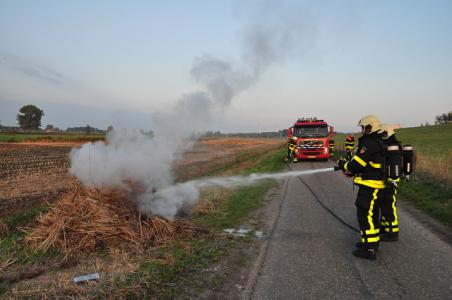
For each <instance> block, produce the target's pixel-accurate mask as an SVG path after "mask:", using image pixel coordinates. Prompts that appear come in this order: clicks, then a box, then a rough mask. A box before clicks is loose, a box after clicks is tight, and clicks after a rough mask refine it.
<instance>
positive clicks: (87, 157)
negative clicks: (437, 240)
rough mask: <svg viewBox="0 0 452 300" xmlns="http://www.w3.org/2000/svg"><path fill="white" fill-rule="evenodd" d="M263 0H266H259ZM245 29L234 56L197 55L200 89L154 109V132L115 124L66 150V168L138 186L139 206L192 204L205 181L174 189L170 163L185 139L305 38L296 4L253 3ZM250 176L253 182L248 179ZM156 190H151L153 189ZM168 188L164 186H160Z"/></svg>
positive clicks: (87, 177) (86, 177) (85, 178)
mask: <svg viewBox="0 0 452 300" xmlns="http://www.w3.org/2000/svg"><path fill="white" fill-rule="evenodd" d="M264 3H265V1H264ZM253 12H256V16H257V17H255V18H253V17H252V18H251V20H252V21H251V22H248V23H247V25H246V26H245V27H244V29H243V32H242V39H241V41H242V43H241V51H240V52H241V57H240V59H239V60H238V62H236V63H234V62H232V61H227V60H222V59H218V58H215V57H214V56H212V55H202V56H200V57H197V58H195V60H194V62H193V66H192V68H191V71H190V74H191V76H192V78H193V80H194V81H195V82H196V83H197V84H198V85H199V86H200V87H201V88H200V90H198V91H194V92H191V93H188V94H185V95H183V96H182V97H181V98H180V99H179V100H178V101H176V103H175V106H174V108H173V110H172V112H170V113H162V112H156V113H154V114H153V119H152V121H153V124H154V127H155V128H154V137H153V138H150V137H148V136H146V135H143V134H141V133H139V132H134V131H113V132H111V133H109V134H108V135H107V140H106V143H103V142H97V143H88V144H85V145H83V146H82V147H81V148H80V149H73V150H72V152H71V163H72V166H71V170H70V172H71V174H73V175H75V176H76V177H77V178H79V179H80V180H81V181H82V182H83V183H84V184H86V185H89V186H98V187H117V186H119V187H122V188H129V189H130V188H132V189H133V188H134V187H135V188H136V186H137V185H138V186H139V187H140V189H139V190H138V191H134V192H136V201H137V206H138V209H139V211H140V212H141V213H145V214H148V215H152V214H159V215H162V216H165V217H169V218H172V217H174V216H175V215H176V214H177V213H178V212H180V211H181V210H186V209H187V210H189V208H190V207H191V206H193V205H194V204H195V203H196V200H197V199H198V196H199V188H201V187H203V184H198V183H196V184H193V183H190V184H182V185H176V186H177V188H175V189H171V188H170V187H171V186H173V185H174V179H173V177H172V175H171V163H172V161H173V159H174V158H175V155H176V153H178V152H180V151H182V150H183V149H184V148H185V149H186V148H188V147H190V145H191V143H187V142H183V141H186V140H187V137H190V136H192V135H193V133H194V132H202V131H206V130H208V129H209V124H210V123H211V122H212V119H214V117H215V114H216V113H217V112H218V111H222V110H223V109H225V108H227V107H228V106H229V105H230V104H231V102H232V101H233V99H234V98H235V97H236V96H237V95H238V94H240V93H241V92H243V91H244V90H246V89H248V88H249V87H251V86H252V85H253V84H255V83H256V82H257V81H258V80H259V78H260V77H261V75H262V74H263V73H264V72H265V71H266V70H267V69H268V67H269V66H270V65H272V64H273V63H275V62H279V61H282V60H284V59H285V58H286V57H287V56H288V55H289V54H290V53H291V52H292V51H293V50H294V49H299V46H300V42H301V41H303V33H304V32H305V28H304V26H302V24H300V21H299V20H300V19H301V17H300V16H302V15H303V13H302V12H300V8H299V7H298V6H296V7H287V6H282V5H281V6H279V7H278V9H277V10H276V9H274V8H271V9H268V7H266V6H265V5H263V6H261V7H257V8H256V9H255V10H253ZM253 182H254V181H253ZM156 190H157V192H156V193H155V191H156ZM163 191H165V192H163Z"/></svg>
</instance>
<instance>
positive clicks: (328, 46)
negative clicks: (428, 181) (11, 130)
mask: <svg viewBox="0 0 452 300" xmlns="http://www.w3.org/2000/svg"><path fill="white" fill-rule="evenodd" d="M451 8H452V3H451V2H449V1H434V2H428V1H398V2H396V3H395V2H393V1H380V2H378V3H374V2H359V1H345V2H342V1H326V2H317V3H315V4H312V3H309V2H308V1H301V2H300V1H283V2H279V1H254V2H248V3H241V2H240V1H234V0H231V1H216V2H214V3H212V2H209V1H199V2H196V3H180V2H178V1H169V2H166V3H160V2H152V1H151V2H147V1H136V2H134V3H133V4H129V3H126V2H121V1H118V2H103V1H99V2H95V3H92V2H90V1H78V2H76V3H68V2H64V3H63V2H58V1H42V2H39V3H34V2H17V1H2V2H1V4H0V43H1V45H2V46H1V47H0V120H1V124H2V125H3V126H15V125H16V124H17V122H16V121H15V119H16V115H17V113H18V111H19V109H20V107H22V106H23V105H26V104H33V105H36V106H37V107H39V108H41V109H42V110H43V111H44V117H43V119H42V127H45V126H46V125H47V124H52V125H54V126H56V127H60V128H67V127H76V126H82V124H89V125H91V126H93V127H96V128H107V126H109V125H113V126H114V127H115V128H137V129H138V128H140V129H144V130H151V129H152V128H153V127H154V128H155V124H154V123H155V119H156V115H160V114H166V115H168V116H170V115H171V113H172V112H173V111H174V110H175V109H177V106H178V104H177V103H178V101H179V100H181V99H183V98H184V97H186V96H187V95H191V93H193V92H194V91H198V90H201V91H204V90H205V87H204V86H203V85H204V82H200V81H199V80H200V79H201V80H203V78H204V77H202V76H201V77H199V76H200V75H199V74H198V73H196V71H197V69H196V67H197V63H199V62H200V61H201V63H203V61H202V60H208V59H210V60H212V61H214V62H216V63H218V62H221V63H227V64H228V65H224V64H217V65H216V66H217V67H221V68H225V69H220V70H222V71H221V72H229V73H224V74H226V75H225V76H232V75H234V76H235V75H237V72H243V71H244V70H245V71H246V72H245V73H243V74H245V75H246V76H249V74H250V72H249V70H248V69H249V68H248V67H249V66H250V63H252V62H253V59H255V56H254V54H255V53H251V54H252V55H251V56H250V52H249V49H251V48H247V47H249V45H247V42H249V41H247V40H246V38H248V37H249V34H250V30H251V29H253V28H257V29H259V30H261V31H260V33H261V34H263V35H264V38H269V37H270V38H272V37H274V38H276V40H273V41H277V42H280V41H283V42H284V43H287V44H285V45H287V47H285V45H280V44H278V43H276V44H274V45H277V47H276V48H270V51H272V52H265V51H268V49H265V46H268V45H266V44H254V45H252V46H254V47H258V48H256V49H254V48H253V49H254V50H256V51H258V52H256V53H259V54H263V55H264V56H263V58H264V59H265V60H264V61H261V62H258V63H262V62H263V63H264V64H265V65H259V67H262V66H263V68H262V69H259V70H258V71H259V73H258V74H257V75H256V74H254V75H253V76H255V77H253V78H252V79H251V80H250V81H249V82H248V83H247V84H246V85H245V86H243V82H245V81H246V80H249V78H247V77H243V74H242V75H240V76H242V78H241V79H240V80H239V81H236V79H231V78H230V77H226V80H229V83H231V82H232V83H233V84H236V86H234V85H232V87H233V88H234V90H233V93H232V94H231V98H230V99H229V98H228V99H227V101H226V102H224V103H220V105H218V104H216V106H214V109H213V110H212V114H211V116H210V119H209V120H208V122H207V123H206V124H205V125H203V126H206V127H208V128H205V130H206V131H207V130H211V131H221V132H268V131H272V130H275V129H277V130H281V129H284V128H288V127H290V126H291V125H292V124H293V122H294V121H295V120H296V119H297V118H298V117H302V116H316V117H318V118H321V119H325V120H326V121H327V122H328V123H329V124H331V125H332V126H334V127H335V128H336V129H337V130H338V131H341V132H350V131H352V132H353V130H354V129H355V128H356V126H355V125H356V122H357V121H358V120H359V119H360V118H361V117H362V116H364V115H367V114H375V115H377V116H379V117H380V118H381V120H382V122H384V123H394V124H399V123H400V124H404V125H405V127H415V126H419V125H420V124H423V123H426V122H428V123H430V124H432V123H433V122H434V120H435V117H436V116H437V115H440V114H443V113H447V112H448V111H450V110H451V106H450V99H451V98H452V86H450V84H449V82H450V80H451V77H452V76H451V75H452V59H451V58H450V53H452V9H451ZM382 16H384V18H382ZM281 24H282V25H281ZM278 30H286V31H284V32H283V33H284V35H282V36H278ZM272 34H273V36H272ZM278 38H282V39H279V40H278ZM270 41H271V39H270ZM270 46H272V45H270ZM259 51H260V52H259ZM265 55H267V56H265ZM215 60H216V61H215ZM207 71H209V70H207ZM210 71H211V70H210ZM210 71H209V72H210ZM194 72H195V73H194ZM234 72H235V73H234ZM196 76H198V77H196ZM238 78H240V77H238ZM231 80H232V81H231ZM240 81H241V82H240ZM211 83H212V82H207V85H206V86H207V88H209V84H211ZM237 84H238V85H237ZM207 91H209V90H208V89H207ZM201 109H204V108H203V107H201Z"/></svg>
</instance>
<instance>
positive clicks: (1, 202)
mask: <svg viewBox="0 0 452 300" xmlns="http://www.w3.org/2000/svg"><path fill="white" fill-rule="evenodd" d="M80 145H81V144H80V143H45V142H36V143H0V211H1V212H0V216H2V215H5V214H11V213H12V212H13V211H16V210H18V209H21V208H26V207H27V206H30V205H36V204H37V203H39V202H43V201H52V200H53V199H54V198H55V196H56V195H58V194H59V193H60V192H61V191H63V190H64V189H65V187H67V186H68V184H70V183H72V182H74V181H76V179H75V178H74V177H72V176H71V175H70V174H69V172H68V170H69V168H70V161H69V152H70V150H71V149H72V148H73V147H79V146H80ZM280 146H281V140H277V139H246V138H210V139H202V140H200V141H199V142H198V143H196V144H195V145H194V146H193V148H192V149H191V150H189V151H187V152H186V153H184V154H183V155H181V157H180V159H178V160H176V161H175V164H174V170H175V171H174V173H175V175H176V178H177V180H178V181H185V180H188V179H192V178H194V177H199V176H205V175H209V174H211V173H214V172H216V171H218V170H220V169H224V168H225V167H228V166H230V165H231V164H236V163H239V162H242V161H245V160H247V159H249V158H250V157H252V156H255V155H256V154H261V153H263V152H265V151H268V150H272V149H276V148H277V147H280Z"/></svg>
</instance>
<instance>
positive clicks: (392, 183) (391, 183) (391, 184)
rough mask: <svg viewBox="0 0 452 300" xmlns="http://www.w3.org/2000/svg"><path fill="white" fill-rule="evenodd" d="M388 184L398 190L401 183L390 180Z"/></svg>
mask: <svg viewBox="0 0 452 300" xmlns="http://www.w3.org/2000/svg"><path fill="white" fill-rule="evenodd" d="M388 185H389V187H391V188H393V189H394V190H397V189H398V188H399V184H398V183H397V182H396V181H394V180H388Z"/></svg>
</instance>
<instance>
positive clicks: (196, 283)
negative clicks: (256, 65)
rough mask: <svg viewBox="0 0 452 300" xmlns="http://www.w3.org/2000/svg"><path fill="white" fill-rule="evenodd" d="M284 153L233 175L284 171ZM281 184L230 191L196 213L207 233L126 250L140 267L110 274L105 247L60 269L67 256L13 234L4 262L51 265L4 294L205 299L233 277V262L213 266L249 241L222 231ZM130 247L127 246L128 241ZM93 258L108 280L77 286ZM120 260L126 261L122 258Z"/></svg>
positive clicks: (23, 218) (18, 222)
mask: <svg viewBox="0 0 452 300" xmlns="http://www.w3.org/2000/svg"><path fill="white" fill-rule="evenodd" d="M284 155H285V149H278V150H272V151H268V152H266V153H263V154H260V155H258V156H257V157H256V158H253V164H251V165H250V164H248V163H247V164H246V168H242V169H240V168H237V166H231V167H232V170H233V173H235V172H237V173H240V174H249V173H255V172H272V171H278V170H281V169H283V168H284V166H285V164H284V163H283V158H284ZM275 185H276V182H274V181H264V182H260V183H258V184H256V185H253V186H248V187H243V188H238V189H234V190H232V191H229V192H228V193H226V194H224V195H225V197H223V198H224V199H217V200H218V203H216V204H215V205H216V209H215V211H214V212H212V214H205V215H199V216H195V217H193V219H192V221H193V222H196V223H198V225H200V226H201V227H204V228H206V231H205V232H204V233H200V234H197V235H196V236H194V237H182V238H178V239H176V240H173V241H168V242H167V243H165V244H163V245H154V244H152V243H150V244H149V246H148V247H146V248H145V249H141V250H133V248H131V249H126V250H125V253H126V256H127V257H128V258H127V260H131V261H132V262H131V263H133V264H134V263H135V262H137V268H135V267H133V266H132V267H130V269H127V267H125V268H124V269H121V268H119V269H112V271H111V272H110V270H109V268H108V267H109V264H110V265H112V264H115V257H114V256H112V255H111V254H109V253H108V251H107V252H106V251H99V252H96V253H93V254H92V255H91V256H89V257H86V258H85V257H84V258H83V259H82V258H80V259H81V260H80V262H81V263H82V264H83V265H80V266H76V267H75V268H76V269H70V270H60V269H59V267H57V266H58V264H57V262H58V261H60V260H61V259H62V256H61V254H58V253H47V254H44V253H33V252H30V251H29V249H28V247H26V246H25V245H24V243H23V239H24V233H23V232H16V233H14V232H11V233H10V234H9V236H8V237H6V238H4V239H2V241H1V242H0V258H1V260H2V261H4V262H8V261H9V260H10V259H15V260H17V263H16V265H15V266H14V267H15V268H16V269H27V268H29V267H31V266H47V268H46V269H45V271H43V274H44V275H43V276H41V277H42V278H43V279H40V278H39V277H37V278H35V279H32V280H30V281H22V282H21V281H18V282H17V284H9V283H6V284H4V285H2V286H0V293H1V292H4V293H7V294H8V293H9V292H11V291H15V292H13V293H12V294H10V296H19V297H21V296H25V295H31V294H30V293H31V291H33V290H39V291H43V293H45V295H46V297H51V298H52V297H54V298H58V297H66V296H71V297H80V298H83V297H90V298H108V297H113V298H131V299H135V298H140V297H141V298H148V297H150V298H158V299H173V298H193V297H199V296H200V295H202V294H203V293H204V291H205V290H206V289H208V290H211V291H212V290H215V288H216V287H218V286H220V285H221V283H222V282H223V281H224V279H225V278H226V277H227V276H228V274H229V273H228V272H232V271H231V270H232V269H233V266H228V268H226V269H225V270H222V271H221V272H218V271H215V270H213V269H212V268H211V266H212V265H213V264H216V263H217V262H219V261H221V260H222V259H223V258H224V257H226V256H228V254H229V253H231V251H232V250H233V249H236V248H237V247H238V246H237V245H239V244H240V243H242V242H246V241H244V240H242V239H240V238H236V237H230V236H226V235H224V234H222V229H224V228H226V227H236V226H238V225H239V224H241V222H243V221H244V220H245V219H246V218H247V217H248V216H249V215H250V214H251V212H252V211H253V210H254V209H256V208H257V207H259V206H260V205H261V201H262V199H263V196H264V195H265V193H266V192H267V191H268V189H270V188H271V187H273V186H275ZM217 200H215V201H217ZM41 209H42V208H35V209H32V210H30V211H29V212H24V213H20V214H17V215H15V216H12V217H10V218H9V219H8V220H7V225H8V227H10V228H11V227H16V226H22V225H23V224H27V222H28V221H29V220H30V218H33V217H34V216H36V215H37V214H38V213H39V212H40V211H41ZM124 246H125V247H127V245H124ZM134 251H137V252H134ZM88 258H89V261H94V262H95V263H93V264H95V265H96V266H97V265H99V267H96V268H95V269H96V270H99V272H100V273H101V278H102V281H101V283H99V284H97V285H89V286H86V287H79V286H75V285H74V284H73V283H72V282H71V279H72V277H73V276H74V275H77V274H79V273H81V272H82V273H81V274H84V273H85V272H87V270H90V271H91V272H92V270H93V266H88V264H90V263H89V262H88V261H86V262H83V261H84V260H86V259H88ZM109 260H111V263H109ZM102 261H104V262H102ZM118 261H119V262H120V260H118ZM237 263H239V262H237ZM85 265H86V266H85ZM124 265H125V266H126V265H127V264H124ZM97 268H98V269H97ZM77 270H78V271H77ZM81 270H83V271H81ZM114 270H116V271H117V270H121V271H120V272H116V271H114ZM11 271H13V270H11ZM24 276H26V275H24ZM40 280H41V281H40ZM44 281H45V283H44ZM54 281H55V282H54ZM11 288H14V290H11ZM38 294H39V293H38ZM38 294H33V296H36V297H39V295H38ZM43 295H44V294H43Z"/></svg>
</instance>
